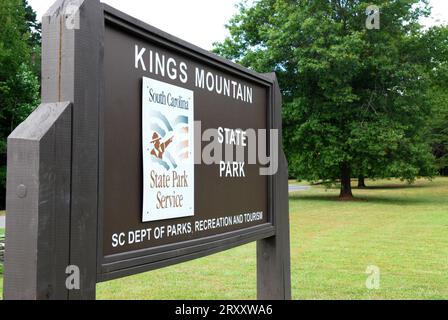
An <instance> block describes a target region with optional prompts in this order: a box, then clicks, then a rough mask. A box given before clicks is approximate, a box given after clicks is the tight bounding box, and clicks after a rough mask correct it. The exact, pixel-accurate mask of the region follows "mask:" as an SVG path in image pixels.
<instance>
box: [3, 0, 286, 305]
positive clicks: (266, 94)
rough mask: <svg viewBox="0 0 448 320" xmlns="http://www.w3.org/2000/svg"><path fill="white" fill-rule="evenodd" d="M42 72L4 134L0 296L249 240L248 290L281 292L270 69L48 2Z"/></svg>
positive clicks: (108, 13) (47, 293)
mask: <svg viewBox="0 0 448 320" xmlns="http://www.w3.org/2000/svg"><path fill="white" fill-rule="evenodd" d="M42 68H43V70H42V75H43V79H42V86H43V89H42V91H43V93H42V101H43V104H42V105H41V106H40V107H39V108H38V109H37V110H36V111H35V112H34V113H33V114H32V115H31V116H30V117H29V118H28V119H27V120H26V121H25V122H24V123H23V124H21V125H20V126H19V127H18V128H17V129H16V130H15V131H14V132H13V134H12V135H11V136H10V138H9V142H8V143H9V145H8V185H7V189H8V192H7V210H8V215H7V225H6V227H7V229H6V233H7V235H6V262H5V285H4V295H5V298H7V299H22V298H31V299H66V298H68V299H93V298H95V285H96V283H97V282H100V281H107V280H111V279H114V278H118V277H122V276H126V275H131V274H136V273H139V272H144V271H148V270H152V269H156V268H161V267H165V266H169V265H172V264H176V263H179V262H183V261H187V260H191V259H195V258H199V257H202V256H206V255H210V254H213V253H216V252H219V251H222V250H226V249H229V248H232V247H235V246H238V245H242V244H245V243H248V242H252V241H258V249H257V251H258V252H257V257H258V258H257V259H258V261H257V268H258V296H259V298H262V299H263V298H272V299H288V298H290V270H289V222H288V199H287V196H288V186H287V178H288V175H287V164H286V160H285V158H284V155H283V152H282V149H281V96H280V92H279V89H278V85H277V82H276V78H275V75H273V74H271V75H262V74H258V73H256V72H253V71H251V70H248V69H245V68H242V67H240V66H238V65H236V64H234V63H232V62H230V61H227V60H224V59H222V58H219V57H217V56H215V55H213V54H211V53H209V52H207V51H204V50H202V49H199V48H197V47H195V46H193V45H191V44H189V43H186V42H184V41H182V40H180V39H177V38H175V37H173V36H170V35H168V34H166V33H164V32H162V31H160V30H158V29H155V28H153V27H151V26H149V25H147V24H145V23H143V22H141V21H138V20H136V19H134V18H132V17H130V16H127V15H125V14H124V13H122V12H120V11H118V10H116V9H114V8H112V7H109V6H107V5H104V4H101V3H99V1H97V0H84V1H58V2H57V3H56V4H55V5H54V6H53V7H52V8H51V9H50V10H49V11H48V13H47V14H46V15H45V16H44V18H43V61H42ZM65 101H66V102H65ZM271 131H272V132H276V133H277V135H275V136H274V137H275V139H273V138H272V134H271ZM263 134H264V136H263ZM277 138H278V139H277ZM272 142H274V143H272ZM274 155H275V156H274ZM278 155H280V156H278ZM266 159H268V160H269V161H266ZM277 160H278V161H277ZM272 162H277V163H275V168H274V169H273V170H274V171H272V170H271V171H269V172H271V173H272V174H266V172H267V171H266V170H264V171H263V169H266V168H267V167H269V166H271V167H272V166H273V164H272ZM262 172H265V173H262ZM36 176H37V177H39V179H38V180H37V181H36V179H35V178H34V177H36ZM25 230H27V233H26V234H25ZM23 252H25V253H27V254H26V256H24V255H23V254H22V253H23ZM69 266H75V267H76V268H78V269H79V271H80V285H79V288H75V289H73V288H68V287H67V286H66V278H67V274H66V271H67V267H69Z"/></svg>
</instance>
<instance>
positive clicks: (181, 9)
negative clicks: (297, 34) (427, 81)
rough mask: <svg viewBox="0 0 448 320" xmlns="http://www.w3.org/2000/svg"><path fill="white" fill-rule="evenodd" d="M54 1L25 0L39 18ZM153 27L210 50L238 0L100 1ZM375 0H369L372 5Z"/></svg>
mask: <svg viewBox="0 0 448 320" xmlns="http://www.w3.org/2000/svg"><path fill="white" fill-rule="evenodd" d="M53 2H55V1H54V0H28V3H29V4H30V5H31V6H32V7H33V8H34V10H35V11H36V12H37V15H38V17H39V19H40V18H41V17H42V15H43V14H44V13H45V12H46V11H47V9H48V8H49V7H50V6H51V5H52V4H53ZM102 2H105V3H107V4H109V5H111V6H112V7H115V8H116V9H119V10H120V11H123V12H125V13H127V14H129V15H131V16H134V17H135V18H137V19H139V20H142V21H144V22H146V23H148V24H150V25H152V26H154V27H156V28H159V29H161V30H163V31H165V32H168V33H170V34H172V35H174V36H176V37H178V38H181V39H183V40H186V41H188V42H190V43H192V44H194V45H196V46H199V47H201V48H203V49H206V50H210V49H211V48H212V47H213V43H214V42H221V41H223V40H224V39H225V38H226V36H227V35H228V32H227V30H226V28H225V24H226V23H227V22H228V21H229V19H230V18H231V17H232V16H233V15H234V14H235V13H237V12H238V10H237V8H236V7H235V6H236V4H238V3H239V2H240V0H103V1H102ZM374 3H375V0H372V4H374ZM430 3H431V5H432V7H433V13H432V16H431V17H430V18H428V19H423V20H422V23H423V24H424V25H426V26H432V25H435V24H441V23H448V0H430Z"/></svg>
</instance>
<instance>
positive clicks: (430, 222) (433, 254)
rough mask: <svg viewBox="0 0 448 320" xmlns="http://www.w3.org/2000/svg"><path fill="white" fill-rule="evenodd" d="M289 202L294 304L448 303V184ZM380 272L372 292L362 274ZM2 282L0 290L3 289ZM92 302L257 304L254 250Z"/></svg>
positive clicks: (194, 264)
mask: <svg viewBox="0 0 448 320" xmlns="http://www.w3.org/2000/svg"><path fill="white" fill-rule="evenodd" d="M367 183H368V186H369V188H368V189H366V190H357V189H355V190H354V194H355V196H357V198H358V201H354V202H340V201H338V200H337V195H338V190H336V189H330V190H326V189H325V187H323V186H317V187H313V188H312V189H311V190H308V191H302V192H296V193H294V194H292V195H291V197H290V216H291V271H292V290H293V298H294V299H448V178H438V179H436V180H434V181H432V182H429V181H426V180H420V181H418V182H417V183H416V184H415V185H411V186H408V185H407V184H406V183H403V182H400V181H397V180H393V181H376V182H372V181H368V182H367ZM370 265H374V266H377V267H379V268H380V271H381V287H380V289H379V290H368V289H367V288H366V286H365V282H366V279H367V275H366V274H365V271H366V268H367V267H368V266H370ZM1 282H2V281H1V280H0V289H1V286H2V285H1ZM97 288H98V290H97V296H98V298H99V299H255V298H256V267H255V244H249V245H246V246H243V247H239V248H236V249H233V250H230V251H227V252H222V253H220V254H216V255H214V256H211V257H207V258H203V259H199V260H195V261H191V262H188V263H184V264H180V265H176V266H172V267H169V268H165V269H162V270H156V271H152V272H148V273H145V274H140V275H136V276H132V277H128V278H123V279H119V280H115V281H111V282H107V283H102V284H99V285H98V287H97Z"/></svg>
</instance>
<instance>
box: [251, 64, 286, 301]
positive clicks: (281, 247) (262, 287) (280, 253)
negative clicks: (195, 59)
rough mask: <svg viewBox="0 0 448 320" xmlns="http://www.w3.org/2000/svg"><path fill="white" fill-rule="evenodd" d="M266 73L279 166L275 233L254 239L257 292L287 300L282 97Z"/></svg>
mask: <svg viewBox="0 0 448 320" xmlns="http://www.w3.org/2000/svg"><path fill="white" fill-rule="evenodd" d="M267 76H269V77H270V78H272V79H273V80H274V81H275V88H274V97H273V98H274V123H273V127H274V128H277V129H278V130H279V143H278V150H277V152H278V155H279V166H278V172H277V173H276V174H275V175H274V176H273V182H272V183H273V192H272V195H271V197H272V198H271V199H270V200H271V201H273V202H274V208H273V209H274V211H275V221H274V224H275V228H276V234H275V236H274V237H272V238H268V239H263V240H259V241H258V242H257V291H258V299H260V300H290V299H291V266H290V243H289V202H288V163H287V161H286V157H285V155H284V152H283V143H282V113H281V106H282V98H281V92H280V89H279V87H278V83H277V78H276V76H275V74H273V73H272V74H267ZM271 152H272V151H271Z"/></svg>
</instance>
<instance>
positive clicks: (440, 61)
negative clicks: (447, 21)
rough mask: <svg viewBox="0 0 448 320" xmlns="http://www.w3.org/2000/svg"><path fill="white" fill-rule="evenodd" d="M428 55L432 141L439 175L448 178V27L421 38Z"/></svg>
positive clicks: (430, 131)
mask: <svg viewBox="0 0 448 320" xmlns="http://www.w3.org/2000/svg"><path fill="white" fill-rule="evenodd" d="M422 42H423V45H424V47H425V48H426V49H427V53H426V55H427V56H429V57H431V59H430V64H429V65H430V68H429V72H430V75H431V77H430V78H431V86H430V88H429V90H428V94H427V97H428V101H429V103H430V104H431V105H432V106H433V117H431V119H430V122H429V125H428V126H429V131H428V132H429V141H430V144H431V147H432V150H433V154H434V156H435V157H436V165H437V169H438V170H439V172H440V174H442V175H448V26H440V27H434V28H431V29H430V30H428V32H426V33H425V36H424V37H423V38H422Z"/></svg>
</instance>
